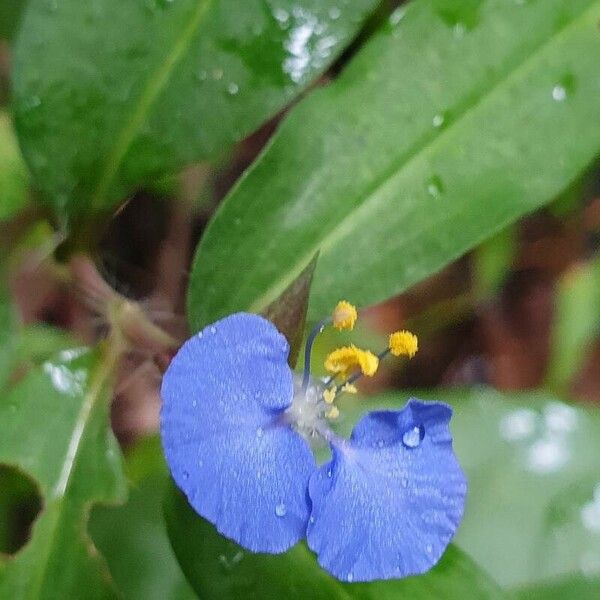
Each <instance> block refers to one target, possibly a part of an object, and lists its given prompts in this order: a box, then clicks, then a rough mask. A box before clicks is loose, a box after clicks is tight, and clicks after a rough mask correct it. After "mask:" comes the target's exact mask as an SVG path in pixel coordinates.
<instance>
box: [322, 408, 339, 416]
mask: <svg viewBox="0 0 600 600" xmlns="http://www.w3.org/2000/svg"><path fill="white" fill-rule="evenodd" d="M325 416H326V417H327V418H328V419H337V418H338V417H339V416H340V409H339V408H338V407H337V406H332V407H331V408H330V409H329V410H328V411H327V412H326V413H325Z"/></svg>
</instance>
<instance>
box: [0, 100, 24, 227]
mask: <svg viewBox="0 0 600 600" xmlns="http://www.w3.org/2000/svg"><path fill="white" fill-rule="evenodd" d="M28 183H29V181H28V175H27V169H26V167H25V163H24V162H23V159H22V157H21V152H20V150H19V146H18V145H17V140H16V138H15V135H14V133H13V130H12V124H11V120H10V118H9V116H8V115H7V114H6V113H5V112H3V111H0V221H2V220H4V219H8V218H10V217H12V216H13V215H14V214H15V213H17V212H18V211H19V210H20V209H22V208H23V207H24V206H25V204H26V203H27V189H28Z"/></svg>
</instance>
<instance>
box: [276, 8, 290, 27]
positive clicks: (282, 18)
mask: <svg viewBox="0 0 600 600" xmlns="http://www.w3.org/2000/svg"><path fill="white" fill-rule="evenodd" d="M273 16H274V17H275V20H277V21H279V22H280V23H287V22H288V20H289V18H290V15H289V13H288V11H287V10H285V9H283V8H276V9H275V10H274V11H273Z"/></svg>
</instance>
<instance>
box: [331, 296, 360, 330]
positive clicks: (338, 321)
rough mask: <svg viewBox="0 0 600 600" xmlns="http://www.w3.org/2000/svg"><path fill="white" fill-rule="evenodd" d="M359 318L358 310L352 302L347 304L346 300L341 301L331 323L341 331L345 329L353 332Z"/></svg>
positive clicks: (334, 310) (334, 311) (335, 309)
mask: <svg viewBox="0 0 600 600" xmlns="http://www.w3.org/2000/svg"><path fill="white" fill-rule="evenodd" d="M357 318H358V313H357V312H356V308H355V307H354V306H352V304H350V302H346V300H340V301H339V302H338V303H337V305H336V307H335V308H334V309H333V315H332V317H331V323H332V325H333V326H334V327H335V328H336V329H339V330H340V331H342V330H344V329H348V330H350V331H351V330H352V329H354V324H355V323H356V319H357Z"/></svg>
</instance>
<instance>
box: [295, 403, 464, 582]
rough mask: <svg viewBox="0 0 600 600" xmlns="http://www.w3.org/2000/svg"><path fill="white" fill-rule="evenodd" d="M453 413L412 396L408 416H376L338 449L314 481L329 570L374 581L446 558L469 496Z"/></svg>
mask: <svg viewBox="0 0 600 600" xmlns="http://www.w3.org/2000/svg"><path fill="white" fill-rule="evenodd" d="M451 414H452V411H451V409H450V408H449V407H448V406H446V405H444V404H440V403H437V402H420V401H418V400H414V399H411V400H409V402H408V403H407V405H406V406H405V407H404V408H403V409H402V410H401V411H378V412H371V413H368V414H367V415H365V416H364V417H363V418H362V419H360V421H359V422H358V423H357V424H356V426H355V428H354V430H353V432H352V437H351V439H350V440H349V441H348V442H343V443H340V444H337V445H335V446H334V447H333V448H332V450H333V457H332V460H331V462H329V463H328V464H326V465H324V466H323V467H321V468H319V469H318V471H316V472H315V473H314V474H313V475H312V477H311V479H310V484H309V494H310V499H311V501H312V513H311V517H310V520H309V525H308V532H307V541H308V545H309V547H310V548H311V549H312V550H313V551H314V552H316V553H317V555H318V561H319V564H321V566H322V567H323V568H324V569H326V570H327V571H329V572H330V573H331V574H332V575H334V576H335V577H337V578H338V579H342V580H346V581H371V580H374V579H390V578H400V577H406V576H408V575H416V574H419V573H423V572H425V571H427V570H429V569H430V568H431V567H432V566H433V565H434V564H435V563H436V562H437V561H438V560H439V558H440V557H441V555H442V554H443V552H444V550H445V548H446V546H447V545H448V543H449V542H450V540H451V538H452V536H453V535H454V533H455V531H456V529H457V527H458V524H459V523H460V520H461V518H462V514H463V507H464V500H465V494H466V481H465V477H464V475H463V473H462V471H461V469H460V466H459V464H458V462H457V460H456V458H455V456H454V453H453V451H452V438H451V435H450V432H449V429H448V422H449V420H450V417H451ZM415 432H416V434H417V435H416V438H415V435H414V434H415ZM405 434H406V435H405ZM419 434H420V435H419ZM403 438H404V440H405V441H404V442H403Z"/></svg>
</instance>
